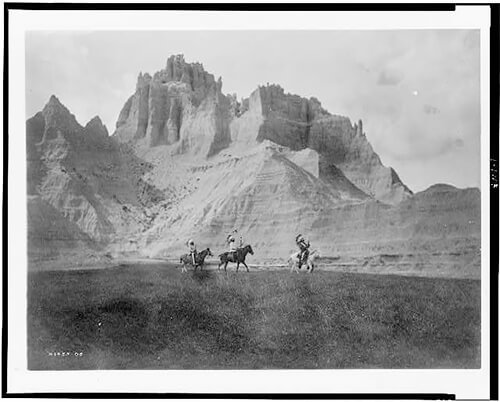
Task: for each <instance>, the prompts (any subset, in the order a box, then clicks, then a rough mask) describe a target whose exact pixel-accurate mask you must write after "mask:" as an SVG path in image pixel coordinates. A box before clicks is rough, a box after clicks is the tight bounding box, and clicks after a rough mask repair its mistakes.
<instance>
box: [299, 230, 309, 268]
mask: <svg viewBox="0 0 500 402" xmlns="http://www.w3.org/2000/svg"><path fill="white" fill-rule="evenodd" d="M295 243H297V246H298V247H299V250H300V252H299V269H300V267H301V266H302V264H304V263H305V262H306V261H307V259H308V258H309V246H310V244H309V240H306V239H305V238H304V236H302V235H301V234H299V235H297V237H296V238H295Z"/></svg>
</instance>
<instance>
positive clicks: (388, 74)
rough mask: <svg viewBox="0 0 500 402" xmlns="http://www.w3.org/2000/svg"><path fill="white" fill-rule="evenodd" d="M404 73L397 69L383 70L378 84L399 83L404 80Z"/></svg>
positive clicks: (391, 84)
mask: <svg viewBox="0 0 500 402" xmlns="http://www.w3.org/2000/svg"><path fill="white" fill-rule="evenodd" d="M403 77H404V74H403V73H402V72H401V71H397V70H383V71H381V72H380V73H379V75H378V79H377V84H378V85H382V86H385V85H388V86H393V85H398V84H399V83H400V82H401V81H402V80H403Z"/></svg>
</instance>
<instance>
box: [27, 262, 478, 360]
mask: <svg viewBox="0 0 500 402" xmlns="http://www.w3.org/2000/svg"><path fill="white" fill-rule="evenodd" d="M28 366H29V369H33V370H58V369H181V368H185V369H209V368H211V369H238V368H240V369H254V368H291V369H294V368H297V369H298V368H478V367H480V282H479V281H475V280H457V279H431V278H414V277H399V276H391V275H367V274H347V273H338V272H324V271H315V272H314V274H312V275H308V274H305V273H301V274H300V275H296V274H294V275H292V274H290V273H289V272H288V271H260V272H255V271H254V272H250V273H246V272H239V273H238V274H236V273H235V272H234V271H233V272H228V273H227V275H226V274H224V273H220V272H216V271H203V272H196V273H193V272H192V271H190V272H188V273H187V274H181V273H180V270H179V269H178V268H177V267H175V266H173V265H160V264H156V265H135V266H120V267H117V268H112V269H104V270H92V271H71V272H70V271H52V272H40V273H30V274H29V276H28Z"/></svg>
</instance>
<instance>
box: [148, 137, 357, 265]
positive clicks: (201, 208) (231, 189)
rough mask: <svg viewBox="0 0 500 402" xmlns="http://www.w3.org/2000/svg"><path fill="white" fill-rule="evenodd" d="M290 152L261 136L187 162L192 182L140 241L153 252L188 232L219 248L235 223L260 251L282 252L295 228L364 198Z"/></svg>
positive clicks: (179, 243) (169, 247)
mask: <svg viewBox="0 0 500 402" xmlns="http://www.w3.org/2000/svg"><path fill="white" fill-rule="evenodd" d="M229 150H231V148H229ZM290 153H291V151H290V150H289V149H283V148H282V147H277V146H276V145H275V144H273V143H271V142H269V141H265V142H263V143H261V144H260V145H258V146H257V147H255V148H253V150H252V152H247V153H246V154H244V155H235V154H231V156H229V155H220V156H219V157H218V158H216V159H213V160H212V161H211V162H210V163H207V164H206V165H202V166H193V167H191V168H186V175H187V174H188V173H187V172H188V171H189V170H191V172H192V173H193V174H194V176H196V182H195V184H194V186H193V187H192V188H191V190H190V191H188V193H187V194H186V196H185V197H183V198H181V199H179V200H178V202H177V203H175V205H173V206H172V208H171V209H169V210H168V211H165V213H164V216H162V215H160V216H158V218H157V220H156V221H157V222H158V224H155V225H154V226H153V228H152V229H151V230H150V231H148V232H147V233H146V237H147V238H149V239H152V241H151V242H150V243H147V242H146V243H145V244H144V245H143V247H144V248H145V249H146V250H150V252H151V255H155V256H157V255H168V254H170V253H175V250H179V249H182V248H183V247H184V243H185V241H186V239H187V238H191V237H192V238H196V239H197V240H198V241H199V242H201V243H204V242H205V243H207V242H208V241H210V244H209V245H210V246H211V247H218V248H223V247H225V246H224V240H225V237H226V235H227V233H229V232H230V231H232V230H233V229H234V228H238V230H239V231H240V232H241V233H244V234H245V240H246V241H247V242H252V244H253V245H254V246H256V247H258V248H260V257H264V256H267V255H269V254H272V253H273V252H274V253H282V254H283V253H285V254H286V253H288V250H289V238H291V237H293V233H296V232H297V233H298V232H300V231H310V230H311V228H312V226H311V225H312V224H313V222H314V221H315V220H320V219H321V217H322V216H323V215H324V214H325V213H326V212H327V211H328V210H329V209H330V208H331V207H332V206H337V205H344V204H348V203H353V202H361V201H362V200H363V199H365V198H366V195H364V194H363V193H361V192H359V190H357V189H356V190H355V191H353V192H352V193H351V192H350V191H349V190H350V189H346V188H341V189H336V188H335V186H333V185H331V186H330V185H328V184H327V183H325V182H324V181H323V180H321V179H319V178H318V177H315V176H314V175H313V174H311V173H310V172H308V171H307V170H305V169H303V168H301V167H300V166H298V165H297V164H295V163H293V162H292V161H291V160H290V159H289V158H288V157H287V156H289V155H290ZM177 165H179V164H177ZM285 238H287V239H286V240H285Z"/></svg>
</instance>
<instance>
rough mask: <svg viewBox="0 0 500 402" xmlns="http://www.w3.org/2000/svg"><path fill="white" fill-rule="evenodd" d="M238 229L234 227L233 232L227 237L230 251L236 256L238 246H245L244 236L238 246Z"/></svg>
mask: <svg viewBox="0 0 500 402" xmlns="http://www.w3.org/2000/svg"><path fill="white" fill-rule="evenodd" d="M237 233H238V230H236V229H234V230H233V231H232V232H231V233H229V234H228V236H227V238H226V243H227V244H228V246H229V253H230V255H231V256H233V257H234V253H235V252H236V251H237V250H238V247H239V248H241V247H243V238H242V237H241V236H240V241H239V246H236V237H235V236H236V234H237Z"/></svg>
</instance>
